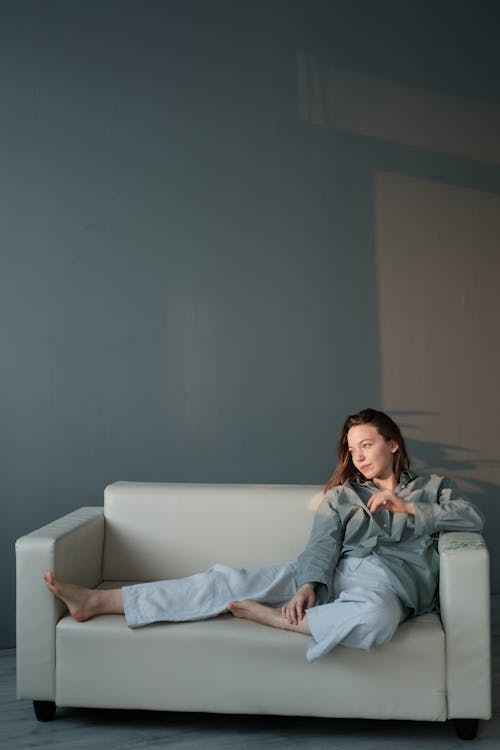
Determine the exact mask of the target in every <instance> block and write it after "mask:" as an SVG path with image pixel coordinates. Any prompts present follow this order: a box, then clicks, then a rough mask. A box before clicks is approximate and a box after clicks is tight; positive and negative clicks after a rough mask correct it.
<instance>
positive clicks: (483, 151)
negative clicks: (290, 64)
mask: <svg viewBox="0 0 500 750" xmlns="http://www.w3.org/2000/svg"><path fill="white" fill-rule="evenodd" d="M298 84H299V116H300V118H301V119H302V120H305V121H306V122H310V123H313V124H315V125H323V126H326V127H333V128H337V129H338V130H346V131H349V132H351V133H358V134H359V135H366V136H370V137H372V138H380V139H381V140H384V141H392V142H394V143H404V144H406V145H409V146H417V147H419V148H424V149H427V150H430V151H437V152H440V153H444V154H452V155H454V156H460V157H465V158H466V159H474V160H478V161H483V162H488V163H491V164H500V139H499V138H498V133H499V132H500V107H498V106H494V105H492V104H487V103H485V102H481V101H478V100H475V99H465V98H462V97H457V96H449V95H446V94H438V93H435V92H431V91H427V90H425V89H419V88H414V87H411V86H403V85H400V84H396V83H392V82H390V81H388V80H386V79H384V78H380V77H377V76H372V75H365V74H362V73H355V72H353V71H349V70H343V69H341V68H337V67H334V66H332V65H327V64H326V63H323V62H321V61H320V60H318V59H317V58H316V57H314V56H312V55H309V54H307V53H305V52H300V53H299V55H298Z"/></svg>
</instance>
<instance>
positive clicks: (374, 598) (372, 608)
mask: <svg viewBox="0 0 500 750" xmlns="http://www.w3.org/2000/svg"><path fill="white" fill-rule="evenodd" d="M334 595H335V599H334V601H333V602H330V603H328V604H320V605H319V606H316V607H312V608H311V609H308V610H307V619H308V622H309V627H310V629H311V634H312V638H311V640H310V641H309V645H308V649H307V660H308V661H314V660H315V659H317V658H318V657H320V656H322V655H323V654H325V653H327V652H328V651H330V650H331V649H332V648H334V647H335V646H337V645H340V646H350V647H351V648H361V649H370V648H371V647H372V646H379V645H381V644H383V643H387V641H389V640H390V639H391V638H392V636H393V635H394V633H395V632H396V630H397V628H398V625H399V624H400V622H402V620H404V619H405V618H406V616H407V612H406V608H405V606H404V605H403V603H402V602H401V600H400V599H399V597H398V595H397V593H396V591H395V589H394V588H393V586H392V584H391V582H390V580H389V578H388V577H387V574H386V573H385V570H384V568H383V566H382V564H381V563H379V562H378V561H377V559H376V558H375V557H373V556H369V557H366V558H362V559H353V558H346V559H345V560H341V562H340V563H339V565H338V567H337V571H336V574H335V581H334Z"/></svg>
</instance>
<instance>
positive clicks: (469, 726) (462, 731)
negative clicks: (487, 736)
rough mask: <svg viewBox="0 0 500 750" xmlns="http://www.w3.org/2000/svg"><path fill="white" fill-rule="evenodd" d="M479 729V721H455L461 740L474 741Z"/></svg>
mask: <svg viewBox="0 0 500 750" xmlns="http://www.w3.org/2000/svg"><path fill="white" fill-rule="evenodd" d="M478 728H479V719H455V729H456V730H457V735H458V736H459V737H460V739H461V740H473V739H474V737H475V736H476V735H477V730H478Z"/></svg>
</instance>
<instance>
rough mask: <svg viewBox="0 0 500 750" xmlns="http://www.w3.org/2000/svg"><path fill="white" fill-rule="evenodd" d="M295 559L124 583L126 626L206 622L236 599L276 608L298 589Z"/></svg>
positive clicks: (211, 569)
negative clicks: (153, 623) (292, 560)
mask: <svg viewBox="0 0 500 750" xmlns="http://www.w3.org/2000/svg"><path fill="white" fill-rule="evenodd" d="M295 573H296V566H295V564H294V563H282V564H277V565H260V566H257V567H253V568H231V567H229V566H228V565H221V564H217V565H214V566H213V567H212V568H210V569H209V570H206V571H205V572H203V573H196V574H195V575H192V576H189V577H187V578H179V579H174V580H170V581H155V582H152V583H141V584H137V585H135V586H124V587H123V588H122V594H123V609H124V612H125V618H126V621H127V625H128V626H129V627H130V628H138V627H141V626H142V625H148V624H150V623H152V622H159V621H170V622H180V621H185V620H205V619H208V618H210V617H216V616H217V615H220V614H222V612H225V611H227V605H228V604H229V602H231V601H233V600H235V599H255V600H256V601H259V602H263V603H266V604H271V605H274V606H278V605H279V604H282V603H284V602H286V601H288V600H289V599H291V598H292V596H293V595H294V594H295V593H296V591H297V586H296V583H295Z"/></svg>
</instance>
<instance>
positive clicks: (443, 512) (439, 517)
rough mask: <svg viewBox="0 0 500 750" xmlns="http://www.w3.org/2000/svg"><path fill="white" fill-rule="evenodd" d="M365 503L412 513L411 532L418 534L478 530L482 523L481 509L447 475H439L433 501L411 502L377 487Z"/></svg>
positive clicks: (373, 506) (369, 505)
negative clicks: (378, 490)
mask: <svg viewBox="0 0 500 750" xmlns="http://www.w3.org/2000/svg"><path fill="white" fill-rule="evenodd" d="M428 492H430V490H429V491H428ZM367 505H368V507H369V508H370V510H371V511H372V512H374V511H376V510H381V509H382V510H390V511H392V512H394V513H407V514H408V515H412V516H415V533H416V534H418V535H419V536H420V535H423V534H435V533H437V532H439V531H481V529H482V528H483V524H484V518H483V515H482V513H481V511H479V510H478V509H477V508H476V507H475V505H473V504H472V503H471V502H470V501H469V500H467V499H466V498H464V497H463V496H462V495H461V493H460V491H459V489H458V487H457V485H456V484H455V482H453V481H452V480H451V479H448V478H447V477H442V478H441V480H440V483H439V487H438V488H437V493H436V497H435V501H434V502H428V501H427V500H425V501H421V502H416V503H414V502H411V501H407V500H404V499H403V498H400V497H398V496H397V495H395V494H394V493H393V492H392V491H391V490H381V491H380V492H376V493H375V494H374V495H372V497H371V498H370V499H369V500H368V503H367Z"/></svg>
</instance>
